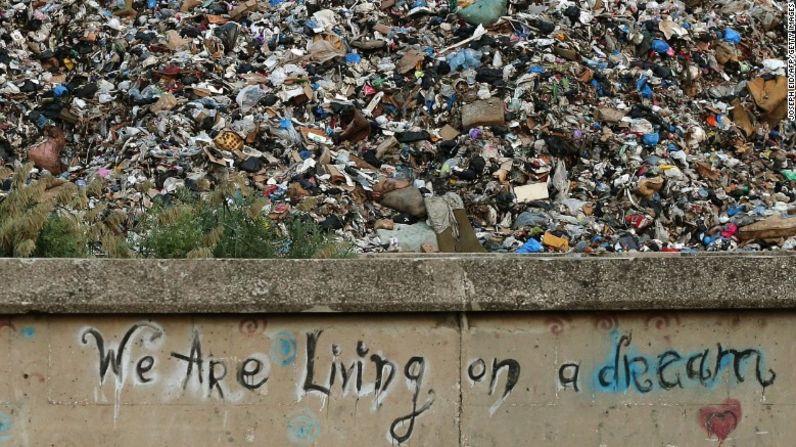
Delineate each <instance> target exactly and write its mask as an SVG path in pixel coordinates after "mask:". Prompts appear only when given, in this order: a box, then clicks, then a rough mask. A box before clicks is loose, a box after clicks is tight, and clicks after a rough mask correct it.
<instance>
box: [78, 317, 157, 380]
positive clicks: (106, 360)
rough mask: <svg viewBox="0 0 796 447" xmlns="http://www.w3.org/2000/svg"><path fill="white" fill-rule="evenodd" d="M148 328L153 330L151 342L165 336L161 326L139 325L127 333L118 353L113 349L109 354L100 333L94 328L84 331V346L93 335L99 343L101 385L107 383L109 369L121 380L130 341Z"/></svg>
mask: <svg viewBox="0 0 796 447" xmlns="http://www.w3.org/2000/svg"><path fill="white" fill-rule="evenodd" d="M143 328H148V329H151V330H152V332H153V334H152V337H150V339H149V341H155V340H157V339H158V338H159V337H160V336H161V335H163V329H161V328H160V327H159V326H157V325H154V324H151V323H137V324H134V325H132V326H131V327H130V329H128V330H127V332H126V333H125V334H124V337H122V341H121V342H119V347H118V352H115V351H114V349H113V348H108V350H107V352H106V351H105V340H104V339H103V337H102V334H101V333H100V331H98V330H96V329H94V328H88V329H86V330H84V331H83V334H82V335H81V337H80V340H81V341H82V342H83V344H84V345H87V344H88V336H89V335H91V336H92V337H94V341H95V342H96V343H97V351H98V353H99V362H100V364H99V374H100V384H102V383H104V382H105V373H107V372H108V367H110V368H111V369H112V370H113V374H114V375H115V376H116V380H117V381H118V380H121V379H122V377H121V372H122V361H123V357H124V354H125V352H126V350H127V345H128V343H129V342H130V339H131V338H132V337H133V336H134V335H135V333H136V332H137V331H138V330H139V329H143Z"/></svg>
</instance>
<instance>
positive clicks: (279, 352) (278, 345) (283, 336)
mask: <svg viewBox="0 0 796 447" xmlns="http://www.w3.org/2000/svg"><path fill="white" fill-rule="evenodd" d="M271 357H272V358H273V359H274V361H275V362H276V363H277V364H279V365H280V366H288V365H292V364H293V363H294V362H295V361H296V337H294V336H293V334H291V333H290V332H287V331H282V332H279V333H278V334H276V338H275V339H274V344H273V345H272V347H271Z"/></svg>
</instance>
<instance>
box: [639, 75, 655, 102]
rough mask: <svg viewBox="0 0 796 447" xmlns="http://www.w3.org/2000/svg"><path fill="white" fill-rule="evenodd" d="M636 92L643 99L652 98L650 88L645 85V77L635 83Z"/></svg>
mask: <svg viewBox="0 0 796 447" xmlns="http://www.w3.org/2000/svg"><path fill="white" fill-rule="evenodd" d="M636 90H638V91H639V92H640V93H641V96H642V97H643V98H648V99H649V98H652V87H650V86H649V84H647V77H646V76H642V77H641V78H640V79H639V80H638V81H636Z"/></svg>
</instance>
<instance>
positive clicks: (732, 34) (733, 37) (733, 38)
mask: <svg viewBox="0 0 796 447" xmlns="http://www.w3.org/2000/svg"><path fill="white" fill-rule="evenodd" d="M721 37H722V39H724V41H725V42H729V43H731V44H734V45H738V44H739V43H741V33H739V32H738V31H735V30H734V29H732V28H725V29H724V33H722V36H721Z"/></svg>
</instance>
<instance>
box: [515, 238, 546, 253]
mask: <svg viewBox="0 0 796 447" xmlns="http://www.w3.org/2000/svg"><path fill="white" fill-rule="evenodd" d="M543 251H544V247H542V244H541V242H539V241H537V240H536V239H534V238H531V239H528V242H526V243H524V244H523V245H522V247H520V248H518V249H517V250H516V251H515V252H514V253H520V254H523V253H541V252H543Z"/></svg>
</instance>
